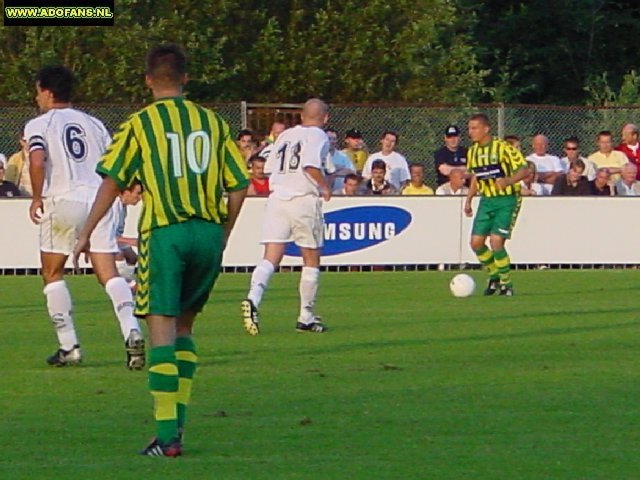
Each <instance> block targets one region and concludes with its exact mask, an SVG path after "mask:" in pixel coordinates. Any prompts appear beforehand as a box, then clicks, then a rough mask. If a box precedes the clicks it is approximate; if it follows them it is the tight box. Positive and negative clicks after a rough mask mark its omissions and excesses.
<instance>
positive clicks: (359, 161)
mask: <svg viewBox="0 0 640 480" xmlns="http://www.w3.org/2000/svg"><path fill="white" fill-rule="evenodd" d="M344 143H345V145H346V148H345V149H344V150H342V152H343V153H344V154H346V155H347V157H349V158H350V159H351V161H352V162H353V165H355V167H356V171H357V172H358V173H361V172H362V169H363V168H364V164H365V163H366V162H367V157H368V155H367V152H366V150H365V148H364V142H363V140H362V132H361V131H360V130H358V129H356V128H352V129H351V130H349V131H348V132H347V133H346V135H345V139H344Z"/></svg>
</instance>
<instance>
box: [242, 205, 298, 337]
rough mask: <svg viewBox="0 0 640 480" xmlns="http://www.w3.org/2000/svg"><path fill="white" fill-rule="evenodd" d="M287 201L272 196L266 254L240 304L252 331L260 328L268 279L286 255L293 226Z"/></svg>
mask: <svg viewBox="0 0 640 480" xmlns="http://www.w3.org/2000/svg"><path fill="white" fill-rule="evenodd" d="M285 206H286V202H284V201H282V200H279V199H278V198H276V197H273V196H271V197H269V199H268V200H267V207H266V209H265V217H264V222H263V226H262V243H263V245H264V255H263V257H262V260H261V261H260V262H258V264H257V265H256V268H255V269H254V270H253V273H252V274H251V283H250V286H249V293H248V294H247V298H246V299H245V300H243V301H242V302H241V304H240V307H241V312H242V321H243V323H244V328H245V330H246V331H247V332H248V333H249V334H251V335H257V334H258V333H259V332H260V322H259V317H258V307H259V306H260V303H261V302H262V297H263V295H264V292H265V290H266V289H267V286H268V285H269V280H270V279H271V276H272V275H273V273H274V272H275V270H276V269H277V268H278V266H279V265H280V262H281V261H282V257H283V256H284V249H285V244H286V243H287V242H288V241H289V240H290V239H291V226H290V223H289V220H288V218H287V212H286V210H285Z"/></svg>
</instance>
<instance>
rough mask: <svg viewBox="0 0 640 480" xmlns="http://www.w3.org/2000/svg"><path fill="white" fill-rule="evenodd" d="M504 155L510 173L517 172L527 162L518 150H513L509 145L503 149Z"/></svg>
mask: <svg viewBox="0 0 640 480" xmlns="http://www.w3.org/2000/svg"><path fill="white" fill-rule="evenodd" d="M505 153H506V154H507V158H508V161H509V164H510V166H511V171H513V172H517V171H518V170H520V169H521V168H524V167H526V166H527V161H526V159H525V158H524V155H522V152H521V151H520V150H518V149H516V148H514V147H513V146H511V145H507V146H506V147H505Z"/></svg>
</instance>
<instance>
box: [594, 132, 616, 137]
mask: <svg viewBox="0 0 640 480" xmlns="http://www.w3.org/2000/svg"><path fill="white" fill-rule="evenodd" d="M600 137H613V134H612V133H611V132H610V131H609V130H601V131H599V132H598V135H596V138H600Z"/></svg>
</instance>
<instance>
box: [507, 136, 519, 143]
mask: <svg viewBox="0 0 640 480" xmlns="http://www.w3.org/2000/svg"><path fill="white" fill-rule="evenodd" d="M504 141H505V142H519V141H520V137H519V136H517V135H506V136H505V137H504Z"/></svg>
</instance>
